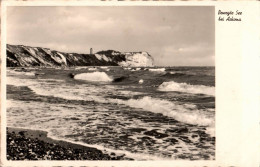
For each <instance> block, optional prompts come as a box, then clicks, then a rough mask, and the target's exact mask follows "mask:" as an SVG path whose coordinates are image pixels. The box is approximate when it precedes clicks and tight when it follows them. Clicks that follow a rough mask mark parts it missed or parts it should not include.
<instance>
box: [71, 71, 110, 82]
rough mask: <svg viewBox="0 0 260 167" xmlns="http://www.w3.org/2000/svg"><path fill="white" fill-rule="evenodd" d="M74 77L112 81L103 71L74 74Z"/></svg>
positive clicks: (86, 79)
mask: <svg viewBox="0 0 260 167" xmlns="http://www.w3.org/2000/svg"><path fill="white" fill-rule="evenodd" d="M74 79H77V80H85V81H94V82H97V81H101V82H111V81H113V79H112V78H110V77H109V76H108V75H107V74H106V73H105V72H92V73H81V74H76V75H75V76H74Z"/></svg>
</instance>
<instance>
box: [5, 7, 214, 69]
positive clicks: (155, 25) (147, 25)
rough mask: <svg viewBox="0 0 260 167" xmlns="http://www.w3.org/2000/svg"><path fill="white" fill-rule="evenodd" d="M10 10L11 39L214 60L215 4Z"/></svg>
mask: <svg viewBox="0 0 260 167" xmlns="http://www.w3.org/2000/svg"><path fill="white" fill-rule="evenodd" d="M7 14H8V16H7V42H8V43H10V44H24V45H31V46H42V47H49V48H52V49H55V50H60V51H64V52H79V53H86V52H88V51H89V48H90V47H92V48H94V50H95V51H99V50H105V49H114V50H119V51H148V52H149V53H150V54H151V55H152V56H153V57H154V59H155V60H156V62H155V63H156V64H157V65H167V66H168V65H195V64H196V63H197V64H204V65H214V59H212V56H213V57H214V48H215V46H214V45H215V37H214V34H215V30H214V8H213V7H174V6H173V7H134V6H131V7H99V6H93V7H8V9H7Z"/></svg>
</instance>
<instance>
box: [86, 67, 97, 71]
mask: <svg viewBox="0 0 260 167" xmlns="http://www.w3.org/2000/svg"><path fill="white" fill-rule="evenodd" d="M88 70H89V71H96V70H97V68H96V67H90V68H88Z"/></svg>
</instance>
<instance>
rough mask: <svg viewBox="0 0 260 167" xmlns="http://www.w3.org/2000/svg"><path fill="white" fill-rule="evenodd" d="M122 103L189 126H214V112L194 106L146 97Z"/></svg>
mask: <svg viewBox="0 0 260 167" xmlns="http://www.w3.org/2000/svg"><path fill="white" fill-rule="evenodd" d="M121 103H124V104H125V105H128V106H130V107H134V108H142V109H144V110H147V111H150V112H153V113H161V114H163V115H164V116H167V117H172V118H174V119H175V120H177V121H180V122H184V123H188V124H193V125H201V126H213V125H214V117H212V115H214V112H210V111H207V110H199V109H197V107H196V106H195V105H192V104H177V103H174V102H171V101H167V100H162V99H155V98H151V97H149V96H144V97H143V98H141V99H130V100H128V101H124V102H122V101H121Z"/></svg>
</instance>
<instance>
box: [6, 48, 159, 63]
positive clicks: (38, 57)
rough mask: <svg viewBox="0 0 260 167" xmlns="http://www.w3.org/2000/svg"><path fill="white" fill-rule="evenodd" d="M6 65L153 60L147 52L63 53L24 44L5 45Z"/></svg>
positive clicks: (142, 61) (145, 61) (144, 61)
mask: <svg viewBox="0 0 260 167" xmlns="http://www.w3.org/2000/svg"><path fill="white" fill-rule="evenodd" d="M6 64H7V67H29V66H50V67H52V66H129V67H137V66H143V67H148V66H149V67H150V66H153V64H154V60H153V58H152V56H151V55H149V53H147V52H119V51H114V50H106V51H99V52H97V53H95V54H78V53H64V52H59V51H55V50H51V49H48V48H42V47H30V46H24V45H9V44H7V46H6Z"/></svg>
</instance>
